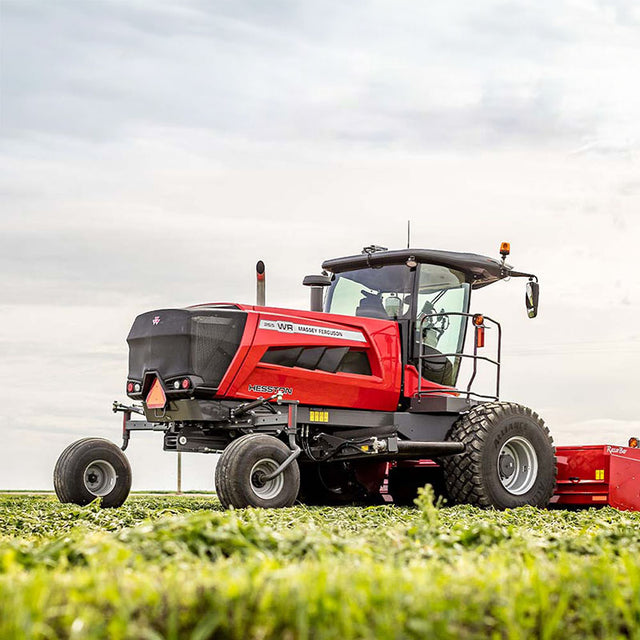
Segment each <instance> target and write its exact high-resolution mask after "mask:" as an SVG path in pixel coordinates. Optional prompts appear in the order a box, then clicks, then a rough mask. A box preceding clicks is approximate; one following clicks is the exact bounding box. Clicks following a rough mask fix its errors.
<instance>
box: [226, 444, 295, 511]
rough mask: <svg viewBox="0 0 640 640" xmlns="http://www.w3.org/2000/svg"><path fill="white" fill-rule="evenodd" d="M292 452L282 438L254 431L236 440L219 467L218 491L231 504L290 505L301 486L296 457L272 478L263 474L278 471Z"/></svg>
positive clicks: (251, 505)
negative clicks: (267, 477)
mask: <svg viewBox="0 0 640 640" xmlns="http://www.w3.org/2000/svg"><path fill="white" fill-rule="evenodd" d="M290 454H291V450H290V449H289V448H288V447H287V446H286V445H285V444H284V443H283V442H281V441H280V440H278V438H275V437H274V436H269V435H266V434H261V433H251V434H249V435H246V436H242V437H240V438H238V439H237V440H234V441H233V442H232V443H231V444H230V445H229V446H228V447H227V448H226V449H225V450H224V451H223V452H222V456H220V459H219V460H218V464H217V466H216V478H215V483H216V492H217V494H218V499H219V500H220V502H221V503H222V506H223V507H225V508H228V507H236V508H243V507H271V508H273V507H290V506H291V505H293V503H294V502H295V500H296V498H297V496H298V491H299V489H300V470H299V467H298V462H297V461H296V460H294V461H293V462H292V463H291V464H290V465H289V466H288V467H287V468H286V469H285V470H284V471H283V472H282V473H281V474H280V475H278V476H276V477H275V478H273V479H272V480H266V481H265V480H263V477H264V476H266V475H268V474H270V473H272V472H273V471H275V470H276V469H277V468H278V467H279V466H280V465H281V464H282V463H283V462H284V461H285V460H286V459H287V458H288V457H289V455H290Z"/></svg>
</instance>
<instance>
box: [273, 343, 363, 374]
mask: <svg viewBox="0 0 640 640" xmlns="http://www.w3.org/2000/svg"><path fill="white" fill-rule="evenodd" d="M261 362H266V363H268V364H277V365H280V366H281V367H301V368H302V369H311V370H314V369H317V370H320V371H327V372H329V373H336V372H342V373H359V374H360V375H365V376H370V375H371V365H370V364H369V358H368V357H367V354H366V353H365V352H364V351H356V350H354V349H349V347H286V348H278V347H271V348H270V349H267V351H266V353H265V354H264V355H263V356H262V360H261Z"/></svg>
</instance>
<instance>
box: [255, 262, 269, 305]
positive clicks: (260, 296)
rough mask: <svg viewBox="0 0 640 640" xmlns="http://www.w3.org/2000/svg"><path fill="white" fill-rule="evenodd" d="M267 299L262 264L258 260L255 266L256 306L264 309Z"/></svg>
mask: <svg viewBox="0 0 640 640" xmlns="http://www.w3.org/2000/svg"><path fill="white" fill-rule="evenodd" d="M266 297H267V280H266V275H265V268H264V262H262V260H258V262H257V264H256V305H257V306H258V307H264V306H265V304H266Z"/></svg>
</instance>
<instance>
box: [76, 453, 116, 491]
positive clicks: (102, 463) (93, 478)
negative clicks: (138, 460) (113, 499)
mask: <svg viewBox="0 0 640 640" xmlns="http://www.w3.org/2000/svg"><path fill="white" fill-rule="evenodd" d="M117 480H118V474H117V473H116V470H115V469H114V467H113V465H112V464H111V463H110V462H107V461H106V460H95V461H94V462H91V463H90V464H89V465H88V466H87V468H86V469H85V470H84V474H83V481H84V486H85V489H86V490H87V491H88V492H89V493H90V494H92V495H94V496H96V497H104V496H106V495H109V494H110V493H111V492H112V491H113V489H114V487H115V486H116V482H117Z"/></svg>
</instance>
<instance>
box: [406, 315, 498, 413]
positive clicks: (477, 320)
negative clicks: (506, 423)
mask: <svg viewBox="0 0 640 640" xmlns="http://www.w3.org/2000/svg"><path fill="white" fill-rule="evenodd" d="M445 316H446V317H449V316H458V317H462V318H465V320H464V322H466V323H467V324H468V321H469V318H472V319H473V326H474V332H473V353H472V354H471V353H464V352H460V353H440V352H438V353H432V354H428V353H424V347H425V343H424V341H423V333H424V329H425V328H427V327H425V326H424V325H425V322H427V320H429V319H430V318H442V317H445ZM487 321H488V322H489V323H490V326H489V328H492V327H493V326H495V327H496V328H497V329H498V334H497V335H498V341H497V348H496V351H497V355H496V359H493V358H489V357H487V356H482V355H479V354H478V349H479V348H483V346H484V330H485V329H486V328H487V326H486V324H485V323H486V322H487ZM465 334H466V331H465ZM481 339H482V345H480V344H479V342H480V340H481ZM418 340H419V345H420V348H419V353H418V394H417V395H418V397H423V396H429V395H439V394H442V393H443V392H444V391H446V392H447V393H451V392H454V393H458V394H460V395H464V396H466V398H467V400H470V399H471V398H472V397H473V398H479V399H481V400H498V399H499V398H500V355H501V347H502V327H501V326H500V323H499V322H498V321H497V320H494V319H493V318H490V317H489V316H485V315H483V314H479V313H463V312H460V311H443V312H440V313H429V314H426V315H424V316H423V317H422V318H421V320H420V322H419V325H418ZM427 346H428V345H427ZM463 348H464V345H463ZM442 357H445V358H454V363H456V360H455V358H471V359H472V360H473V369H472V371H471V377H470V378H469V382H468V383H467V388H466V389H458V388H451V389H449V388H446V389H441V388H440V389H423V388H422V379H423V377H422V370H423V362H425V361H428V360H436V359H437V358H442ZM480 360H483V361H485V362H489V363H490V364H493V365H494V366H495V367H496V393H495V395H486V394H482V393H477V392H476V391H472V389H471V388H472V386H473V383H474V381H475V379H476V376H477V374H478V362H479V361H480Z"/></svg>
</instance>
